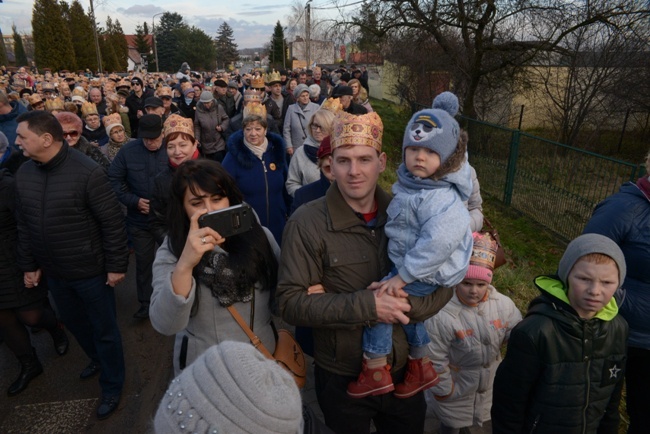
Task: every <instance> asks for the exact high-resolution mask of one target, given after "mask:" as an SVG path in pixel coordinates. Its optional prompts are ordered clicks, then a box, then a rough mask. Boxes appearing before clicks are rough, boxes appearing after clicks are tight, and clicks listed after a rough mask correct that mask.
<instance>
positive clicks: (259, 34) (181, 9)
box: [0, 0, 333, 48]
mask: <svg viewBox="0 0 650 434" xmlns="http://www.w3.org/2000/svg"><path fill="white" fill-rule="evenodd" d="M65 1H67V2H68V3H72V0H65ZM304 1H306V0H304ZM304 1H303V2H304ZM80 2H81V5H82V6H83V7H84V9H85V10H86V11H88V10H89V9H90V0H80ZM292 2H293V0H258V1H256V2H253V1H250V0H242V1H241V2H240V1H237V0H184V1H182V0H156V1H151V0H144V1H142V2H138V1H133V0H130V1H129V0H94V4H95V15H96V16H97V20H98V21H99V23H100V25H103V24H104V23H105V22H106V16H107V15H110V17H111V18H112V19H113V20H115V19H118V20H119V21H120V24H121V25H122V29H124V33H126V34H132V33H135V27H136V25H138V24H142V22H143V21H147V23H148V25H149V28H150V29H151V22H152V17H153V16H154V15H155V14H157V13H160V12H177V13H179V14H181V15H182V16H183V18H184V20H185V22H186V23H187V24H189V25H191V26H192V25H193V26H197V27H199V28H201V29H202V30H203V31H205V32H206V33H207V34H208V35H210V36H212V37H214V36H215V35H216V32H217V29H218V28H219V26H220V25H221V23H222V22H223V21H227V22H228V24H229V25H230V26H231V27H232V28H233V30H234V36H235V42H236V43H237V45H238V46H239V48H254V47H261V46H263V45H264V44H265V43H267V42H268V41H269V40H270V39H271V35H272V34H273V27H274V26H275V23H276V22H277V21H278V20H280V22H281V24H282V25H283V26H286V21H287V19H286V18H287V16H288V15H289V14H290V12H291V4H292ZM134 3H135V5H134ZM332 3H333V0H313V2H312V5H313V6H317V5H323V6H328V5H331V4H332ZM33 5H34V0H3V2H2V3H0V29H1V30H2V33H3V35H10V34H11V26H12V24H14V23H15V24H16V27H17V29H18V32H20V33H24V34H30V33H31V31H32V29H31V28H32V25H31V19H32V8H33ZM159 20H160V16H158V17H156V23H158V21H159Z"/></svg>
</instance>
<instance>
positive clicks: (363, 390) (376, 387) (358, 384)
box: [348, 358, 395, 398]
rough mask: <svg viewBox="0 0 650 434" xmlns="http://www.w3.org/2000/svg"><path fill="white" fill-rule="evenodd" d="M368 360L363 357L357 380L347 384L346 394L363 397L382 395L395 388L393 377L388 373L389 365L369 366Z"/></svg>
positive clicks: (352, 396)
mask: <svg viewBox="0 0 650 434" xmlns="http://www.w3.org/2000/svg"><path fill="white" fill-rule="evenodd" d="M368 360H369V359H366V358H364V359H363V366H362V367H361V373H360V374H359V378H358V379H357V381H353V382H351V383H350V384H348V396H350V397H351V398H365V397H366V396H370V395H373V396H375V395H383V394H386V393H390V392H392V391H393V390H395V386H394V385H393V378H392V377H391V375H390V365H388V364H385V361H384V364H382V365H381V366H380V367H377V368H369V367H368Z"/></svg>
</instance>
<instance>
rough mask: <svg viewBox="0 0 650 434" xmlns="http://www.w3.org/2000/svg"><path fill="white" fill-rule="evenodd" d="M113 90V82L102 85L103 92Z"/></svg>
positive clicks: (109, 81) (108, 81)
mask: <svg viewBox="0 0 650 434" xmlns="http://www.w3.org/2000/svg"><path fill="white" fill-rule="evenodd" d="M113 90H115V82H114V81H113V80H107V81H106V83H104V92H112V91H113Z"/></svg>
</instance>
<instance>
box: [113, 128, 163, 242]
mask: <svg viewBox="0 0 650 434" xmlns="http://www.w3.org/2000/svg"><path fill="white" fill-rule="evenodd" d="M168 164H169V158H168V157H167V151H166V149H165V147H164V146H161V147H160V148H159V149H158V150H157V151H150V150H148V149H147V148H146V147H145V146H144V142H143V141H142V139H134V140H131V141H130V142H128V143H127V144H126V145H124V146H122V147H121V148H120V151H119V152H118V153H117V155H116V156H115V158H114V159H113V162H112V163H111V166H110V167H109V169H108V179H109V180H110V181H111V187H113V190H114V191H115V194H116V195H117V198H118V199H119V200H120V202H122V203H123V204H124V206H126V209H127V212H126V221H127V222H128V224H129V225H131V226H133V227H137V228H140V229H148V228H149V216H148V215H146V214H142V213H141V212H140V211H138V200H140V198H142V199H151V198H152V196H153V191H154V186H155V179H156V175H158V174H159V173H160V172H162V171H163V170H167V166H168Z"/></svg>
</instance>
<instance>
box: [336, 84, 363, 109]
mask: <svg viewBox="0 0 650 434" xmlns="http://www.w3.org/2000/svg"><path fill="white" fill-rule="evenodd" d="M352 95H353V92H352V88H351V87H350V86H343V85H339V86H337V87H335V88H334V92H333V93H332V97H333V98H338V99H339V100H340V101H341V105H342V106H343V111H345V112H346V113H350V114H353V115H365V114H366V113H368V110H367V109H366V108H365V107H364V106H362V105H360V104H357V103H355V102H354V101H352V98H353V97H352Z"/></svg>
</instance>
